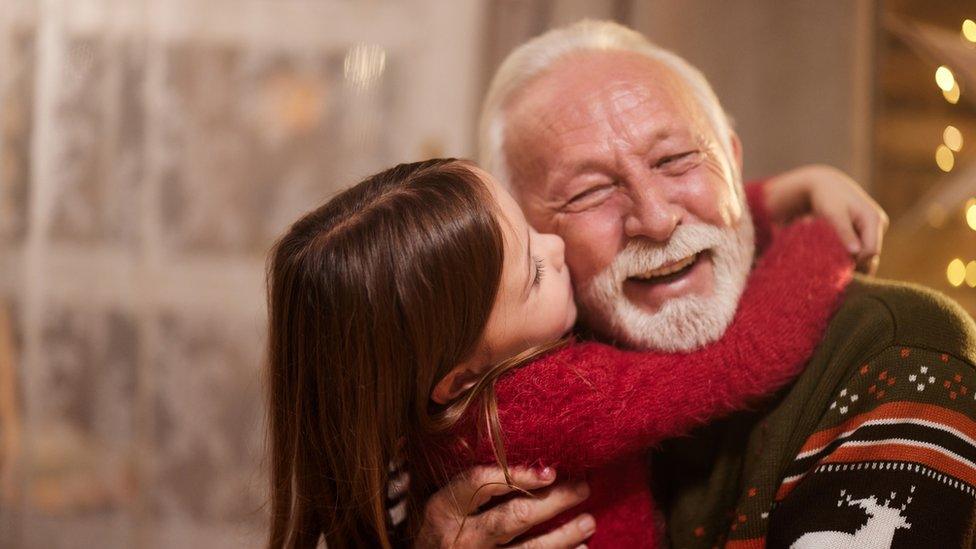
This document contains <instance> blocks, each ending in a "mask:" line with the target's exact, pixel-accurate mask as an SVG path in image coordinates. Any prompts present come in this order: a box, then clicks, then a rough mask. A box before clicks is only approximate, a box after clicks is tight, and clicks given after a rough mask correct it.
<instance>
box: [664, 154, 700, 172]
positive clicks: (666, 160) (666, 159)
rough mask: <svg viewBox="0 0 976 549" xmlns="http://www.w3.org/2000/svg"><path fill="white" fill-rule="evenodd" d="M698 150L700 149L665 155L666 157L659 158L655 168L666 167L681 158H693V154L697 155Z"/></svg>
mask: <svg viewBox="0 0 976 549" xmlns="http://www.w3.org/2000/svg"><path fill="white" fill-rule="evenodd" d="M697 152H698V151H685V152H683V153H678V154H670V155H668V156H665V157H664V158H662V159H660V160H658V161H657V164H655V165H654V167H655V168H664V167H667V166H670V165H674V164H677V163H678V161H680V160H685V159H690V158H692V156H693V155H695V154H696V153H697Z"/></svg>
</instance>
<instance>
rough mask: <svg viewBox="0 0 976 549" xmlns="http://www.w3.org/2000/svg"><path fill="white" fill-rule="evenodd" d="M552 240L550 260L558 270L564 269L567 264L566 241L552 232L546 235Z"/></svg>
mask: <svg viewBox="0 0 976 549" xmlns="http://www.w3.org/2000/svg"><path fill="white" fill-rule="evenodd" d="M546 236H548V237H549V238H550V239H551V240H552V244H551V251H550V252H549V255H550V260H549V261H550V262H552V266H553V267H555V268H556V270H559V271H561V270H563V267H564V266H565V265H566V243H565V242H563V239H562V238H561V237H560V236H559V235H555V234H550V235H546Z"/></svg>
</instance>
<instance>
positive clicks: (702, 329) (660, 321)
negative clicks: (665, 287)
mask: <svg viewBox="0 0 976 549" xmlns="http://www.w3.org/2000/svg"><path fill="white" fill-rule="evenodd" d="M735 309H736V301H735V300H733V301H731V303H730V302H728V301H725V300H720V299H717V298H716V296H708V297H702V296H696V295H690V296H682V297H678V298H674V299H671V300H669V301H667V302H666V303H665V304H664V305H663V306H662V307H660V308H659V309H658V310H657V311H654V312H648V311H646V310H645V309H643V308H642V307H639V306H637V305H634V304H633V303H630V302H628V303H627V304H623V303H621V304H619V305H618V307H616V308H615V311H614V313H613V314H612V315H611V318H606V317H605V316H604V315H602V314H599V313H598V314H596V315H591V314H586V315H583V316H582V318H583V321H584V322H585V323H586V324H587V325H588V326H603V327H606V328H608V330H607V331H606V333H602V332H603V330H599V331H598V334H599V335H601V336H603V337H605V338H607V339H609V340H612V341H614V342H616V343H617V344H619V345H624V346H626V347H629V348H633V349H653V350H659V351H665V352H687V351H693V350H695V349H699V348H701V347H704V346H705V345H708V344H709V343H713V342H715V341H717V340H719V339H720V338H721V337H722V335H723V334H725V330H726V329H727V328H728V326H729V324H731V322H732V319H733V317H734V316H735Z"/></svg>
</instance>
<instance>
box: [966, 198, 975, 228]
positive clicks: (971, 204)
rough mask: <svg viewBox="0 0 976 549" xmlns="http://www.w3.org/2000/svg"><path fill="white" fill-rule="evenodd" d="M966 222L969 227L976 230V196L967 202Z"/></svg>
mask: <svg viewBox="0 0 976 549" xmlns="http://www.w3.org/2000/svg"><path fill="white" fill-rule="evenodd" d="M966 224H967V225H969V228H970V229H972V230H974V231H976V198H971V199H969V201H968V202H966Z"/></svg>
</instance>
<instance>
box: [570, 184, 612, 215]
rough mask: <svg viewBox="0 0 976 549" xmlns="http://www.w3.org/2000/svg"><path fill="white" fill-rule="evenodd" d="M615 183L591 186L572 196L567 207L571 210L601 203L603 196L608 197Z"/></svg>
mask: <svg viewBox="0 0 976 549" xmlns="http://www.w3.org/2000/svg"><path fill="white" fill-rule="evenodd" d="M613 187H614V185H613V184H612V183H611V184H608V185H599V186H597V187H591V188H589V189H587V190H585V191H583V192H581V193H579V194H578V195H576V196H574V197H573V198H570V199H569V201H568V202H566V208H568V209H571V210H580V209H585V208H588V207H591V206H595V205H597V204H599V203H600V202H601V201H602V199H603V198H606V196H607V195H608V193H609V191H611V190H613Z"/></svg>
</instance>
